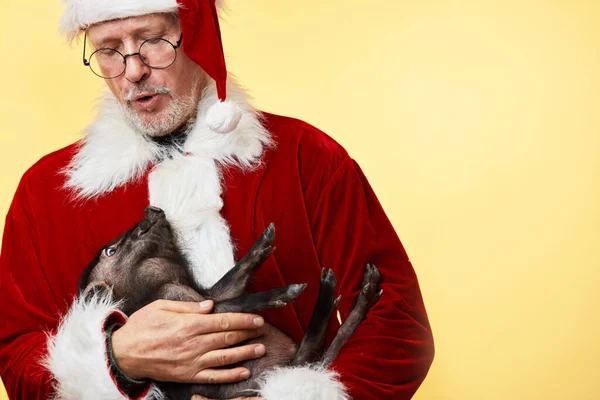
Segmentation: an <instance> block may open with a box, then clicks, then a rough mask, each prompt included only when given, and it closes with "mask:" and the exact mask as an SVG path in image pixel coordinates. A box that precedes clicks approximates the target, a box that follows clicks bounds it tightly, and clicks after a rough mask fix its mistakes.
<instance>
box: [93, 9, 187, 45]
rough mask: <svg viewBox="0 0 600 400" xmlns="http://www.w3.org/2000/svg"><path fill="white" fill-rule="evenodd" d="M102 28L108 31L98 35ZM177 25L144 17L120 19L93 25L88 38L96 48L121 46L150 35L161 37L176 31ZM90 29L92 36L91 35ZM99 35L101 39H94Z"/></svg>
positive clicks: (168, 21)
mask: <svg viewBox="0 0 600 400" xmlns="http://www.w3.org/2000/svg"><path fill="white" fill-rule="evenodd" d="M98 28H101V29H102V30H106V31H107V32H106V33H105V34H102V32H101V33H99V34H97V33H96V32H95V31H97V30H98ZM175 28H177V27H176V24H174V23H173V22H172V21H171V20H170V19H168V20H166V21H165V20H161V19H158V20H156V19H155V18H150V17H148V16H144V17H131V18H124V19H118V20H114V21H108V22H104V23H101V24H98V25H93V26H91V27H90V28H88V36H89V37H90V40H91V41H92V42H93V44H94V46H96V47H106V45H107V44H121V43H125V42H127V41H137V40H139V39H140V38H144V39H146V38H147V35H148V33H152V36H153V37H154V36H156V37H161V36H162V35H164V34H165V33H167V32H169V31H170V30H175ZM90 29H91V30H92V32H91V33H92V35H90ZM95 35H99V36H100V37H99V38H98V37H96V38H94V37H93V36H95Z"/></svg>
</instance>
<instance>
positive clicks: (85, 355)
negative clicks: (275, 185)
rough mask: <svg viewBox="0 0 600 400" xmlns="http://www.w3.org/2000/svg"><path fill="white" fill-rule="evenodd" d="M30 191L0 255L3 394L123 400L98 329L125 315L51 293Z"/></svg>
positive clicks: (17, 200)
mask: <svg viewBox="0 0 600 400" xmlns="http://www.w3.org/2000/svg"><path fill="white" fill-rule="evenodd" d="M27 192H28V190H27V184H26V182H25V179H24V180H22V182H21V184H20V185H19V188H18V190H17V193H16V194H15V197H14V200H13V203H12V205H11V208H10V210H9V212H8V215H7V217H6V225H5V230H4V235H3V243H2V253H1V254H0V315H2V320H3V321H2V324H0V374H1V375H2V381H3V383H4V386H5V388H6V391H7V393H8V396H9V398H11V399H32V400H33V399H48V398H52V397H55V398H60V399H66V400H68V399H125V398H127V397H126V396H125V395H124V394H123V393H122V392H121V391H120V390H119V388H118V387H117V386H116V385H115V384H114V381H113V377H112V375H111V373H110V369H109V368H108V364H107V359H106V347H105V335H104V332H103V327H104V326H105V325H106V324H108V323H112V322H115V321H119V320H121V319H123V318H124V317H123V316H122V315H121V314H120V312H119V311H118V310H117V308H116V307H115V304H112V303H111V302H110V301H106V300H102V299H94V300H93V301H90V302H83V301H77V302H75V303H74V304H73V305H72V306H71V307H70V309H69V306H68V302H69V299H60V298H59V297H60V296H58V295H57V294H56V293H55V292H54V291H53V290H52V284H51V281H50V280H49V278H48V277H47V275H46V274H45V270H44V268H42V265H41V262H40V254H39V251H38V243H39V242H38V240H39V238H38V237H37V235H36V229H35V227H36V225H35V224H34V223H33V221H34V218H33V215H34V213H33V212H32V210H31V207H30V205H29V204H30V203H29V201H28V196H27ZM57 275H58V274H57ZM67 309H68V312H67V313H66V315H65V316H64V317H63V318H60V315H61V314H62V313H64V312H65V311H66V310H67ZM152 390H153V389H151V388H148V390H146V391H145V393H144V394H143V395H142V396H141V397H140V398H144V396H150V394H152V393H151V392H152ZM147 398H150V397H147Z"/></svg>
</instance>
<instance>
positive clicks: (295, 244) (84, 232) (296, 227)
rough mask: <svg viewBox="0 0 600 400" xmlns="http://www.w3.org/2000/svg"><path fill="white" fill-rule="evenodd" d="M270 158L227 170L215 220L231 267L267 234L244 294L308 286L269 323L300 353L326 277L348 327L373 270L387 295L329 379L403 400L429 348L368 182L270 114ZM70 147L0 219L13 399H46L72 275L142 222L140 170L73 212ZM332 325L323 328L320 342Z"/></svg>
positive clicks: (318, 141)
mask: <svg viewBox="0 0 600 400" xmlns="http://www.w3.org/2000/svg"><path fill="white" fill-rule="evenodd" d="M265 116H266V119H265V121H264V126H265V128H266V129H267V130H268V131H269V132H270V133H271V134H272V138H273V139H274V141H275V143H276V147H275V149H268V150H266V152H265V154H264V156H263V163H262V165H261V166H260V167H259V168H257V169H255V170H253V171H250V172H242V171H241V170H240V169H239V168H236V167H229V168H225V169H224V170H223V174H222V180H223V183H222V186H223V188H224V192H223V194H222V198H223V202H224V206H223V209H222V210H221V214H222V216H223V217H224V218H225V219H226V221H227V222H228V223H229V226H230V230H231V238H232V240H233V243H234V244H235V246H236V251H235V257H236V259H239V258H240V257H241V256H242V255H243V254H245V253H246V251H247V250H248V249H249V248H250V247H251V245H252V244H253V243H254V241H255V240H256V239H257V237H258V236H259V235H260V233H261V232H262V231H263V229H264V228H265V227H266V226H267V225H268V224H269V223H270V222H274V223H275V226H276V229H277V238H276V243H275V244H276V247H277V250H276V252H275V253H274V255H273V256H271V257H270V258H269V259H268V260H267V261H266V262H265V263H264V265H263V266H262V267H261V269H260V270H259V271H258V273H257V274H256V275H255V279H254V280H253V282H252V286H251V290H253V291H262V290H268V289H271V288H276V287H280V286H283V285H286V284H291V283H301V282H306V283H308V287H307V289H306V290H305V291H304V293H303V294H302V295H301V296H300V297H299V298H298V299H297V301H296V302H295V303H294V304H293V305H290V306H287V307H284V308H281V309H277V310H272V311H268V312H266V313H265V317H266V320H267V322H269V323H271V324H273V325H275V326H277V327H278V328H280V329H281V330H282V331H283V332H285V333H287V334H288V335H289V336H291V337H292V338H293V340H295V341H297V342H300V340H301V339H302V336H303V334H304V331H305V329H306V328H307V326H308V323H309V320H310V317H311V313H312V310H313V306H314V304H315V302H316V296H317V292H318V288H319V277H320V273H321V269H322V268H332V269H333V270H334V272H335V274H336V276H337V280H338V291H339V294H341V295H342V300H341V303H340V305H339V311H340V313H341V316H342V319H343V318H345V317H346V316H347V315H348V313H349V311H350V309H351V307H352V304H353V301H354V299H355V297H356V295H357V293H358V290H359V284H360V282H361V281H362V276H363V271H364V266H365V264H366V263H368V262H370V263H373V264H375V265H376V266H377V267H378V268H379V270H380V272H381V275H382V285H381V286H382V288H383V295H382V296H381V298H380V300H379V302H378V303H377V304H376V305H375V306H374V307H373V308H372V309H371V311H370V312H369V314H368V316H367V318H366V320H365V321H363V322H362V324H361V325H360V327H359V328H358V330H357V331H356V333H355V335H354V336H353V337H352V338H351V339H350V340H349V341H348V342H347V343H346V345H345V346H344V347H343V349H342V351H341V353H340V355H339V357H338V359H337V360H336V361H335V362H334V364H333V365H332V368H333V369H335V370H336V371H338V372H339V373H340V375H341V378H340V379H341V381H342V382H343V384H344V385H345V386H346V388H347V389H348V390H349V393H350V395H351V397H352V398H354V399H365V400H375V399H409V398H411V397H412V395H413V394H414V393H415V391H416V390H417V388H418V387H419V385H420V384H421V382H422V381H423V379H424V377H425V376H426V374H427V371H428V369H429V366H430V364H431V362H432V357H433V341H432V335H431V330H430V327H429V323H428V320H427V316H426V312H425V308H424V305H423V301H422V298H421V293H420V291H419V286H418V283H417V278H416V276H415V272H414V270H413V267H412V265H411V263H410V261H409V258H408V257H407V255H406V253H405V251H404V249H403V247H402V244H401V243H400V240H399V239H398V237H397V235H396V233H395V232H394V229H393V227H392V225H391V224H390V222H389V220H388V218H387V217H386V215H385V213H384V211H383V209H382V207H381V205H380V204H379V202H378V200H377V198H376V196H375V194H374V193H373V190H372V189H371V187H370V186H369V183H368V182H367V179H366V178H365V176H364V175H363V173H362V171H361V170H360V168H359V167H358V165H357V164H356V163H355V162H354V161H353V160H352V159H351V158H350V157H349V156H348V154H347V153H346V151H345V150H344V149H343V148H342V147H341V146H340V145H338V144H337V143H336V142H335V141H334V140H332V139H331V138H329V137H328V136H326V135H325V134H324V133H322V132H320V131H318V130H317V129H315V128H313V127H311V126H309V125H308V124H306V123H303V122H301V121H298V120H294V119H289V118H284V117H279V116H274V115H268V114H266V115H265ZM77 149H78V147H77V146H76V145H71V146H68V147H66V148H64V149H61V150H59V151H56V152H54V153H52V154H50V155H48V156H46V157H44V158H42V159H41V160H40V161H39V162H38V163H36V164H35V165H34V166H33V167H32V168H31V169H29V170H28V171H27V172H26V173H25V175H24V176H23V178H22V180H21V182H20V184H19V187H18V189H17V192H16V194H15V197H14V200H13V203H12V205H11V207H10V210H9V213H8V216H7V218H6V227H5V232H4V238H3V243H2V253H1V258H0V287H1V289H0V315H1V320H2V324H1V326H0V366H1V369H2V370H1V374H2V379H3V381H4V384H5V386H6V390H7V392H8V393H9V396H10V397H11V398H14V399H45V398H48V396H49V394H50V392H51V380H52V379H51V376H50V374H49V373H48V371H47V370H45V369H44V368H43V367H42V366H41V365H40V364H39V362H40V360H41V359H42V358H43V357H44V356H45V354H46V351H47V350H46V333H45V332H54V331H55V330H56V328H57V325H58V323H59V317H60V315H61V314H64V313H65V312H66V310H68V308H69V306H70V304H71V303H72V301H73V296H74V295H75V293H76V288H77V282H78V279H79V276H80V274H81V272H82V271H83V269H84V268H85V267H86V266H87V264H88V263H89V262H90V261H91V260H92V258H93V257H94V256H95V254H96V253H97V252H98V251H99V250H100V249H101V248H102V247H103V245H105V244H106V243H107V242H109V241H110V240H112V239H114V238H116V237H118V236H119V235H121V234H122V233H123V232H124V231H125V230H127V229H128V228H130V227H131V226H132V225H134V224H135V223H136V222H137V221H138V220H139V219H140V218H141V217H142V215H143V210H144V208H145V207H146V206H147V205H148V187H147V179H148V171H149V170H150V168H148V170H147V172H146V173H145V174H142V176H141V178H139V179H136V180H135V181H133V182H131V183H128V184H126V185H124V186H121V187H118V188H116V189H115V190H113V191H112V192H110V193H107V194H104V195H102V196H99V197H97V198H96V199H92V200H82V201H74V200H73V199H72V193H71V192H70V190H68V189H65V188H64V184H65V179H66V178H65V175H64V174H62V173H61V172H60V171H61V170H63V169H64V168H65V167H66V166H67V165H68V164H69V163H70V162H71V159H72V158H73V156H74V154H75V153H76V151H77ZM338 326H339V324H338V322H337V319H336V318H333V319H332V324H331V328H330V331H329V340H331V339H332V335H333V334H334V333H335V331H336V330H337V328H338Z"/></svg>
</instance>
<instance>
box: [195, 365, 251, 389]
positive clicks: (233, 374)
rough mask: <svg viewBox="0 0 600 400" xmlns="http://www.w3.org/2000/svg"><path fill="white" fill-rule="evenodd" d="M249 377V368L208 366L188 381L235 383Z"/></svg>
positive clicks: (212, 383) (213, 383)
mask: <svg viewBox="0 0 600 400" xmlns="http://www.w3.org/2000/svg"><path fill="white" fill-rule="evenodd" d="M248 378H250V371H249V370H248V369H247V368H242V367H238V368H232V369H212V368H208V369H204V370H202V371H200V372H198V373H197V374H196V375H195V376H194V377H193V378H192V379H191V380H190V381H189V382H186V383H201V384H211V385H215V384H223V383H235V382H239V381H243V380H244V379H248Z"/></svg>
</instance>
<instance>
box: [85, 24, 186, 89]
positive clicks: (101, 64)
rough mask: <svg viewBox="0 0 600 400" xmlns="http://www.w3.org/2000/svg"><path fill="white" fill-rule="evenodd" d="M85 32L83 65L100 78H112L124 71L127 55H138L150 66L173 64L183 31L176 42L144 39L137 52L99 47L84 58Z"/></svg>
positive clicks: (160, 67) (157, 66) (164, 66)
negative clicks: (122, 51)
mask: <svg viewBox="0 0 600 400" xmlns="http://www.w3.org/2000/svg"><path fill="white" fill-rule="evenodd" d="M86 40H87V34H86V35H85V36H84V38H83V65H85V66H87V67H90V69H91V70H92V72H93V73H94V74H96V75H98V76H99V77H100V78H104V79H113V78H116V77H118V76H120V75H121V74H123V72H125V68H127V57H132V56H139V57H140V60H141V61H142V62H143V63H144V64H146V65H147V66H148V67H150V68H154V69H164V68H167V67H170V66H171V65H173V63H174V62H175V60H176V59H177V49H178V48H179V47H180V46H181V41H182V40H183V33H181V35H180V36H179V40H178V41H177V43H176V44H173V43H171V42H169V41H168V40H167V39H163V38H150V39H146V40H144V41H143V42H142V44H140V48H139V49H138V52H137V53H131V54H121V53H120V52H118V51H117V50H115V49H109V48H100V49H98V50H96V51H94V52H93V53H92V54H91V55H90V59H89V60H88V59H86V58H85V44H86Z"/></svg>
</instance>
